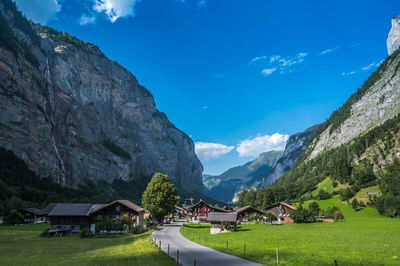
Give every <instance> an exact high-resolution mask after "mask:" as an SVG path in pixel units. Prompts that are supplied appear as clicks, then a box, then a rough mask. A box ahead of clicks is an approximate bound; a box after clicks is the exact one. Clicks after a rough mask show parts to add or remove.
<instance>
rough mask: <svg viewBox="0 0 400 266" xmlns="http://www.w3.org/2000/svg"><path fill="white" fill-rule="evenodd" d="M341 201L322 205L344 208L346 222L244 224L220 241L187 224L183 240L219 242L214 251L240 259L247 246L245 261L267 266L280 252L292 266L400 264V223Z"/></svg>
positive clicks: (204, 228) (283, 261)
mask: <svg viewBox="0 0 400 266" xmlns="http://www.w3.org/2000/svg"><path fill="white" fill-rule="evenodd" d="M339 201H340V199H338V198H333V199H329V200H324V201H319V204H320V206H321V207H322V208H323V209H326V208H327V207H329V206H334V205H336V206H339V208H340V209H341V210H342V212H343V214H344V216H345V220H344V221H343V222H335V223H314V224H284V225H274V226H271V225H264V224H255V225H240V226H239V230H238V231H237V232H233V233H224V234H218V235H215V236H212V235H210V233H209V232H210V229H209V226H206V225H201V226H199V225H197V224H188V225H186V226H185V227H184V230H183V235H184V236H185V237H188V238H190V239H191V238H192V237H191V234H189V233H193V234H194V237H193V241H195V242H198V243H200V244H202V245H205V246H208V247H211V248H213V245H214V238H215V249H217V250H219V251H222V252H226V253H230V254H233V255H236V256H240V257H244V256H243V247H244V244H246V256H245V258H246V259H249V260H253V261H256V262H260V263H263V264H268V265H270V264H274V263H276V248H278V251H279V263H280V264H287V265H333V263H334V260H337V263H338V265H400V219H391V218H387V217H383V216H380V215H379V214H378V212H377V211H376V210H375V209H373V208H364V209H363V210H360V211H354V210H353V209H352V208H351V206H348V205H344V204H340V203H339ZM305 205H307V204H305ZM181 233H182V229H181ZM189 235H190V236H189ZM199 235H200V238H201V240H200V241H199ZM206 236H207V242H206ZM226 241H228V249H227V248H226Z"/></svg>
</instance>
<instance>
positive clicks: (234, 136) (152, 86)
mask: <svg viewBox="0 0 400 266" xmlns="http://www.w3.org/2000/svg"><path fill="white" fill-rule="evenodd" d="M16 2H17V5H18V6H19V7H20V8H21V9H22V10H23V12H24V13H26V14H27V16H28V17H31V18H32V19H33V20H34V21H39V22H41V23H42V24H47V25H49V26H51V27H54V28H56V29H58V30H62V31H65V32H68V33H70V34H72V35H75V36H77V37H79V38H81V39H83V40H85V41H90V42H93V43H95V44H97V45H98V46H99V47H100V48H101V50H102V51H103V52H104V53H105V54H106V55H107V56H108V57H109V58H111V59H113V60H116V61H118V62H119V63H120V64H122V65H123V66H125V67H126V68H127V69H129V70H130V71H131V72H132V73H133V74H134V75H135V76H136V77H137V78H138V80H139V82H140V83H141V84H142V85H144V86H145V87H146V88H148V89H149V90H150V91H151V92H152V94H153V95H154V98H155V102H156V104H157V107H158V109H159V110H161V111H163V112H165V113H166V114H167V116H168V118H169V119H170V120H171V121H172V122H173V123H174V124H175V125H176V126H177V127H178V128H180V129H181V130H183V131H184V132H186V133H187V134H188V135H190V136H191V137H192V139H193V140H194V141H195V142H196V143H197V152H198V155H199V157H200V159H201V161H202V162H203V165H204V167H205V170H204V173H208V174H219V173H221V172H223V171H224V170H226V169H228V168H229V167H232V166H236V165H239V164H242V163H245V162H247V161H249V160H252V159H254V158H255V157H256V156H257V155H258V154H259V153H260V152H262V151H267V150H271V149H283V147H284V145H285V141H286V140H287V136H288V135H291V134H294V133H297V132H300V131H303V130H305V129H306V128H308V127H310V126H312V125H315V124H317V123H321V122H323V121H324V120H325V119H326V118H328V117H329V115H330V114H331V113H332V111H334V110H335V109H336V108H338V107H340V106H341V105H342V104H343V103H344V101H345V100H346V99H347V98H348V97H349V96H350V95H351V94H352V93H354V92H355V91H356V90H357V88H359V87H360V86H361V85H362V83H363V82H364V81H365V80H366V79H367V78H368V76H369V75H370V74H371V73H372V72H373V71H374V70H375V69H376V67H377V66H378V65H379V63H380V62H381V60H383V59H384V58H385V57H386V56H387V49H386V38H387V35H388V33H389V30H390V26H391V18H392V17H393V16H396V15H399V14H400V3H399V1H398V0H392V1H390V0H385V1H381V0H376V1H368V0H362V1H361V0H360V1H350V0H347V1H342V0H336V1H321V0H319V1H311V0H309V1H299V0H286V1H276V0H275V1H267V0H252V1H245V0H157V1H156V0H141V1H137V0H136V1H135V0H17V1H16Z"/></svg>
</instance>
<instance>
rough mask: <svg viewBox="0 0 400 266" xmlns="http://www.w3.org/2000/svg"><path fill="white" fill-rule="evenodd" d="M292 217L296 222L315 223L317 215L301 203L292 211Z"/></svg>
mask: <svg viewBox="0 0 400 266" xmlns="http://www.w3.org/2000/svg"><path fill="white" fill-rule="evenodd" d="M290 218H292V219H293V220H294V222H295V223H313V222H315V217H314V216H313V213H312V212H311V211H310V210H309V209H306V208H303V206H302V205H300V206H299V207H298V208H297V210H295V211H292V212H291V213H290Z"/></svg>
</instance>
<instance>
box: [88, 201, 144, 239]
mask: <svg viewBox="0 0 400 266" xmlns="http://www.w3.org/2000/svg"><path fill="white" fill-rule="evenodd" d="M143 215H144V209H143V208H142V207H139V206H138V205H136V204H135V203H133V202H130V201H129V200H116V201H113V202H111V203H110V204H96V205H95V206H94V207H93V209H92V211H91V212H90V220H91V229H92V231H94V230H95V225H96V224H99V223H101V222H102V221H103V220H104V218H108V219H110V220H113V221H120V220H121V219H122V218H123V217H124V216H125V217H128V218H129V221H130V223H131V224H137V225H138V226H139V228H140V229H141V230H142V229H143Z"/></svg>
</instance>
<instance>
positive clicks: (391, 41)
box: [386, 16, 400, 55]
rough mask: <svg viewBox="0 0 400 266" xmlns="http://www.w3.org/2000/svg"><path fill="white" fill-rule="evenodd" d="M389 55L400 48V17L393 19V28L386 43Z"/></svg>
mask: <svg viewBox="0 0 400 266" xmlns="http://www.w3.org/2000/svg"><path fill="white" fill-rule="evenodd" d="M386 44H387V49H388V54H389V55H391V54H392V53H394V52H395V51H396V50H397V49H399V47H400V16H397V17H395V18H392V28H391V30H390V32H389V36H388V38H387V41H386Z"/></svg>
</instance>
